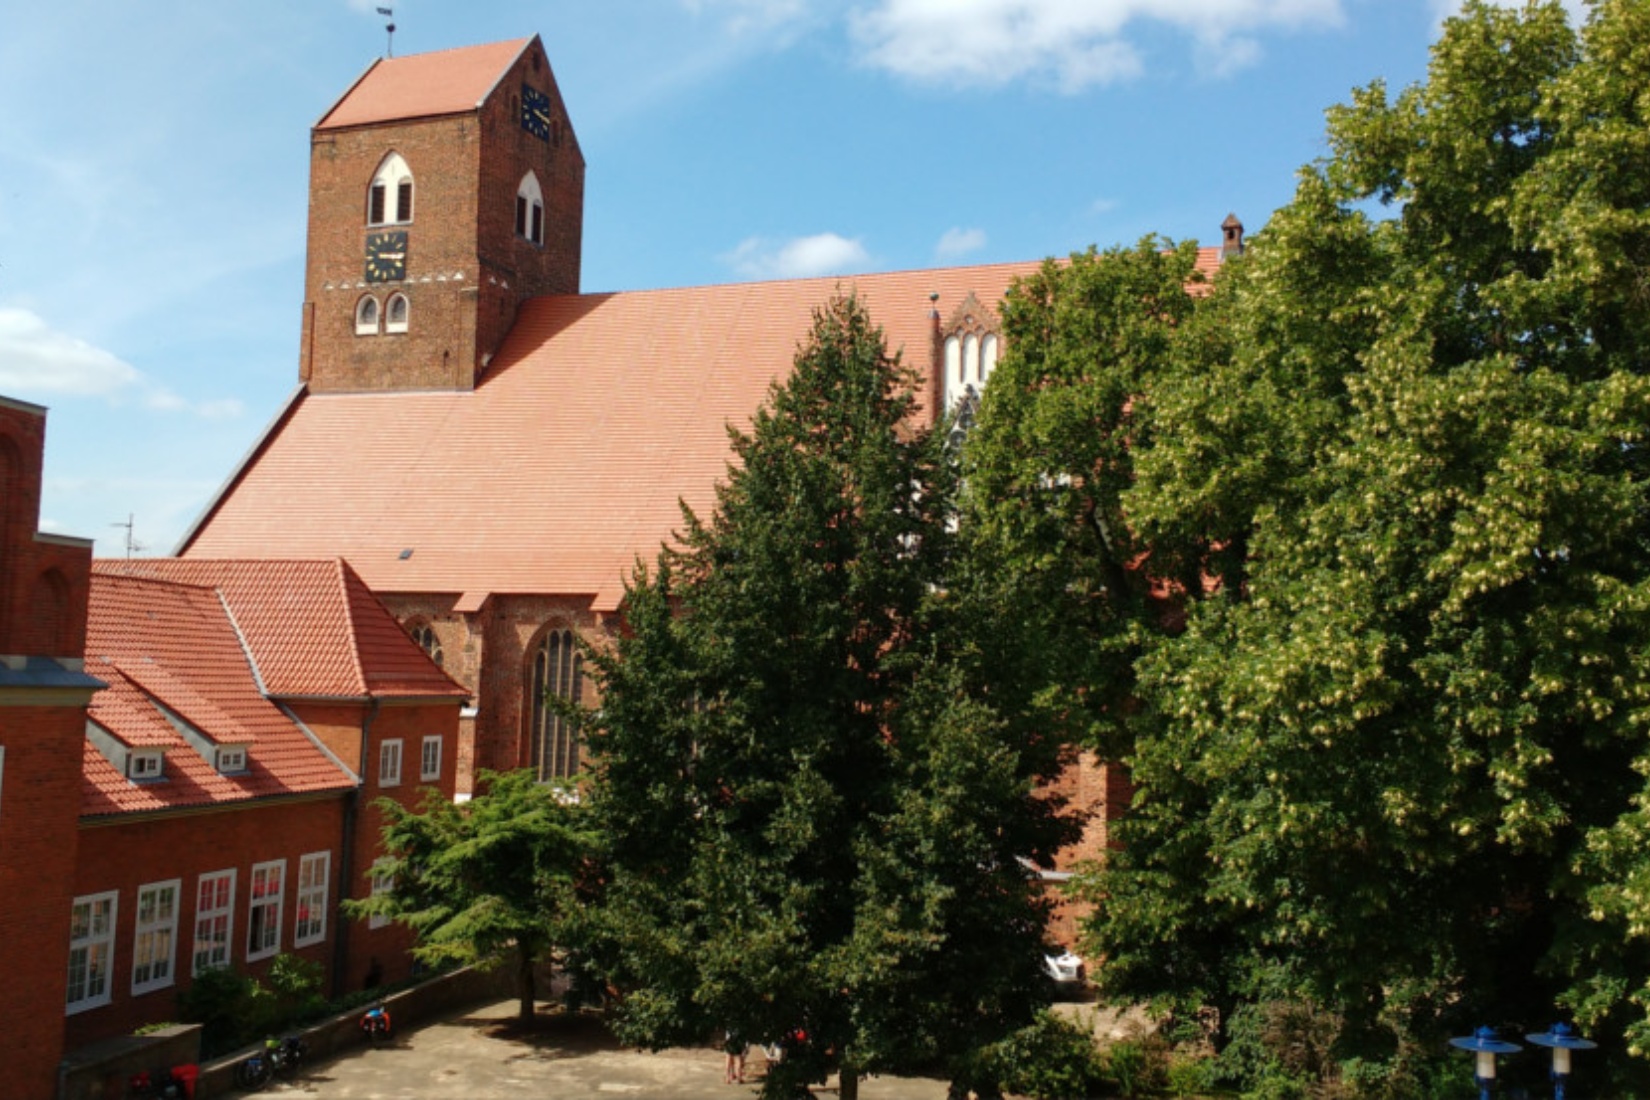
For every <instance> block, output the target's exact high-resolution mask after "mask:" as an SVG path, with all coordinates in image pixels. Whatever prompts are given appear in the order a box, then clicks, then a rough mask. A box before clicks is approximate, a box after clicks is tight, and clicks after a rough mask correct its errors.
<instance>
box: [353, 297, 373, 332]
mask: <svg viewBox="0 0 1650 1100" xmlns="http://www.w3.org/2000/svg"><path fill="white" fill-rule="evenodd" d="M355 335H357V336H377V335H378V299H377V298H374V297H373V296H372V295H371V294H368V295H366V296H365V297H363V298H362V299H361V300H360V301H359V302H356V303H355Z"/></svg>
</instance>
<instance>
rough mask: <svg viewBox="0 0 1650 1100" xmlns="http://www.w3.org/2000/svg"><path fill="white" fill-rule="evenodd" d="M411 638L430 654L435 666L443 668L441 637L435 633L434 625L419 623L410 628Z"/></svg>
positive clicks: (443, 658)
mask: <svg viewBox="0 0 1650 1100" xmlns="http://www.w3.org/2000/svg"><path fill="white" fill-rule="evenodd" d="M411 633H412V640H413V641H415V642H417V643H418V648H419V649H422V650H423V651H424V652H425V653H428V654H429V655H430V660H432V661H434V662H435V667H437V668H444V667H446V666H445V664H444V661H445V657H444V656H443V654H442V652H441V639H440V638H438V637H436V635H435V627H433V626H431V625H430V624H429V623H419V624H418V625H417V626H415V627H413V628H412V631H411Z"/></svg>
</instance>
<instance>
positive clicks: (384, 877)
mask: <svg viewBox="0 0 1650 1100" xmlns="http://www.w3.org/2000/svg"><path fill="white" fill-rule="evenodd" d="M394 889H395V876H394V875H392V874H390V873H389V872H388V871H386V870H384V868H383V867H381V866H378V867H374V868H373V869H372V896H373V897H377V896H378V895H379V894H387V893H389V892H390V891H391V890H394ZM389 923H390V918H388V917H386V916H384V914H382V913H374V914H373V915H372V916H370V917H368V918H367V927H368V928H383V927H385V926H387V925H388V924H389Z"/></svg>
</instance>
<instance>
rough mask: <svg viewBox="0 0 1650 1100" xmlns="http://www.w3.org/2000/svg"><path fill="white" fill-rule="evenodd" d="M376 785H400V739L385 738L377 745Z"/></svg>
mask: <svg viewBox="0 0 1650 1100" xmlns="http://www.w3.org/2000/svg"><path fill="white" fill-rule="evenodd" d="M378 785H379V786H380V787H399V786H400V785H401V738H399V737H387V738H385V739H384V740H383V741H381V742H379V744H378Z"/></svg>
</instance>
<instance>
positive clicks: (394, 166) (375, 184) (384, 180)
mask: <svg viewBox="0 0 1650 1100" xmlns="http://www.w3.org/2000/svg"><path fill="white" fill-rule="evenodd" d="M403 183H405V184H407V185H408V190H407V206H406V209H402V206H401V185H402V184H403ZM380 187H382V188H383V189H384V198H383V203H382V205H383V210H382V211H381V213H382V215H383V216H382V217H380V218H378V219H377V220H374V218H373V216H372V213H373V211H372V193H373V191H374V190H375V189H377V188H380ZM417 190H418V188H417V186H416V185H415V184H414V183H413V174H412V169H411V168H408V167H407V162H406V161H405V160H403V159H402V158H401V154H400V153H391V154H389V155H388V156H386V157H385V158H384V159H383V161H382V162H380V164H379V165H378V171H376V172H374V173H373V176H372V183H370V184H368V185H367V224H368V225H374V226H376V225H410V224H412V220H413V209H414V200H415V199H416V198H417V197H418V196H417Z"/></svg>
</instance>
